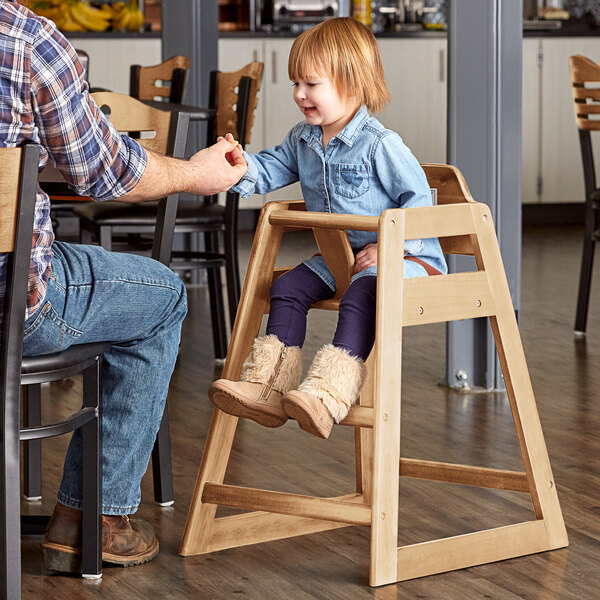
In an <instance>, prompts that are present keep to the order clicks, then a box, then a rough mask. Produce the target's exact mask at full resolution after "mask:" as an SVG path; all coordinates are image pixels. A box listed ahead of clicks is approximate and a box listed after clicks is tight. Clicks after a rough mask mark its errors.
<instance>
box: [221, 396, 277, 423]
mask: <svg viewBox="0 0 600 600" xmlns="http://www.w3.org/2000/svg"><path fill="white" fill-rule="evenodd" d="M210 399H211V400H212V403H213V404H214V405H215V406H216V407H217V408H219V409H220V410H222V411H223V412H225V413H227V414H228V415H233V416H234V417H242V418H244V419H250V420H252V421H254V422H256V423H258V424H259V425H262V426H263V427H271V428H275V427H281V426H282V425H283V424H284V423H285V422H286V421H287V416H286V417H285V418H283V417H278V416H276V415H269V414H267V413H264V412H262V411H261V410H258V409H256V408H254V406H253V405H252V404H251V403H248V402H244V401H243V400H242V399H241V398H238V397H237V396H234V395H232V394H228V393H227V392H225V391H223V390H218V391H215V392H214V393H213V394H212V395H211V397H210ZM259 406H260V405H259Z"/></svg>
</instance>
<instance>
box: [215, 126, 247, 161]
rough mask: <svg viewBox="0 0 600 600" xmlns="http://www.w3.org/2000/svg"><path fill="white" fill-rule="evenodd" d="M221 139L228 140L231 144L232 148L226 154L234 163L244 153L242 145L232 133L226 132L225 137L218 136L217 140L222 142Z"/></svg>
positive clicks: (228, 159)
mask: <svg viewBox="0 0 600 600" xmlns="http://www.w3.org/2000/svg"><path fill="white" fill-rule="evenodd" d="M221 140H227V141H228V142H229V143H230V144H231V147H232V150H231V152H228V153H227V154H226V155H225V158H226V159H227V161H228V162H229V164H230V165H234V164H235V163H236V161H237V160H238V159H239V157H240V156H241V155H242V145H241V144H240V143H239V142H238V141H237V140H235V139H233V135H232V134H231V133H227V134H225V137H223V136H219V137H218V138H217V142H220V141H221Z"/></svg>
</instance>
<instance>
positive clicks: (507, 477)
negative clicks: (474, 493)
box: [400, 458, 531, 493]
mask: <svg viewBox="0 0 600 600" xmlns="http://www.w3.org/2000/svg"><path fill="white" fill-rule="evenodd" d="M400 477H412V478H414V479H428V480H429V481H443V482H445V483H458V484H461V485H472V486H476V487H484V488H492V489H497V490H508V491H511V492H526V493H529V492H530V491H531V490H530V488H529V482H528V481H527V474H526V473H522V472H519V471H504V470H501V469H489V468H486V467H473V466H470V465H458V464H453V463H443V462H435V461H429V460H419V459H416V458H401V459H400Z"/></svg>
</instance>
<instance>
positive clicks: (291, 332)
mask: <svg viewBox="0 0 600 600" xmlns="http://www.w3.org/2000/svg"><path fill="white" fill-rule="evenodd" d="M376 291H377V278H376V277H373V276H370V275H369V276H365V277H359V278H358V279H356V280H354V281H353V282H352V283H351V284H350V286H349V287H348V289H347V290H346V293H345V294H344V295H343V297H342V300H341V302H340V311H339V316H338V324H337V328H336V331H335V335H334V337H333V345H334V346H337V347H338V348H344V349H345V350H347V351H348V352H349V353H350V354H351V355H352V356H357V357H359V358H361V359H362V360H366V359H367V357H368V356H369V353H370V352H371V348H372V347H373V342H374V341H375V298H376ZM333 295H334V293H333V292H332V291H331V289H330V288H329V287H328V286H327V285H326V284H325V282H324V281H323V280H322V279H321V278H320V277H319V276H318V275H317V274H316V273H314V272H313V271H312V270H311V269H309V268H308V267H307V266H306V265H304V264H301V265H298V266H297V267H295V268H294V269H292V270H291V271H288V272H287V273H286V274H285V275H282V276H281V277H279V278H277V279H276V280H275V282H274V283H273V286H272V287H271V309H270V312H269V321H268V323H267V335H269V334H273V335H276V336H277V338H278V339H279V340H280V341H281V342H283V343H284V344H285V345H286V346H300V347H302V344H303V343H304V338H305V336H306V315H307V314H308V310H309V308H310V305H311V304H313V303H314V302H317V301H319V300H325V299H327V298H331V297H332V296H333Z"/></svg>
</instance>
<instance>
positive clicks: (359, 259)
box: [354, 242, 377, 273]
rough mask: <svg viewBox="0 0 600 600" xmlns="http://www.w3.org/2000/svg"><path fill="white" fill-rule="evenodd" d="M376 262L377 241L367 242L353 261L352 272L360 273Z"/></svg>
mask: <svg viewBox="0 0 600 600" xmlns="http://www.w3.org/2000/svg"><path fill="white" fill-rule="evenodd" d="M376 264H377V242H373V243H371V244H367V245H366V246H365V247H364V248H363V249H362V250H361V251H360V252H359V253H358V254H357V255H356V259H355V261H354V272H355V273H360V272H361V271H364V270H365V269H368V268H369V267H374V266H375V265H376Z"/></svg>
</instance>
